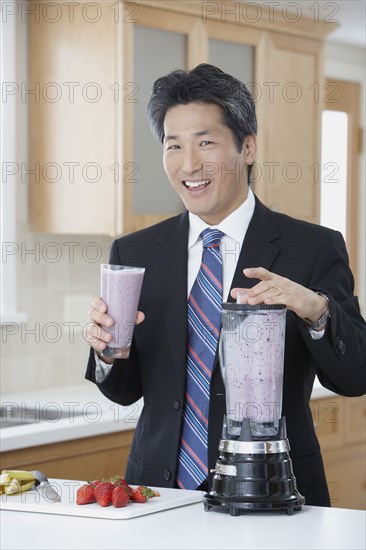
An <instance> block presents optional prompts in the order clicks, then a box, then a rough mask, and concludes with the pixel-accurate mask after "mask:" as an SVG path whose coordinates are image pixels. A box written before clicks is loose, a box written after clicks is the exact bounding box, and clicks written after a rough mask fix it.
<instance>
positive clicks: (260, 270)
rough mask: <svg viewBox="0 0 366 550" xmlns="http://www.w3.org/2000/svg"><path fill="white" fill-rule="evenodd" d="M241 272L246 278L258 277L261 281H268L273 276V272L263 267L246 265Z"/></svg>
mask: <svg viewBox="0 0 366 550" xmlns="http://www.w3.org/2000/svg"><path fill="white" fill-rule="evenodd" d="M243 273H244V275H245V276H246V277H248V279H260V280H261V281H268V280H270V279H272V278H273V277H274V275H273V273H271V272H270V271H268V269H265V268H264V267H248V268H246V269H244V270H243Z"/></svg>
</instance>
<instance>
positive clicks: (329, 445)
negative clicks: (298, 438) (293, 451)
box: [311, 396, 366, 510]
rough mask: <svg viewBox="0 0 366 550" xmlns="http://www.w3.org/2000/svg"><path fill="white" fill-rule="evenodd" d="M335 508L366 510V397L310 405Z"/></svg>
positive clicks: (327, 400) (339, 398) (338, 399)
mask: <svg viewBox="0 0 366 550" xmlns="http://www.w3.org/2000/svg"><path fill="white" fill-rule="evenodd" d="M311 410H312V413H313V418H314V423H315V426H316V432H317V435H318V439H319V442H320V446H321V450H322V455H323V460H324V466H325V473H326V476H327V482H328V487H329V492H330V498H331V503H332V506H334V507H335V508H353V509H360V510H364V509H366V397H357V398H346V397H339V396H335V397H327V398H323V399H318V400H313V401H311Z"/></svg>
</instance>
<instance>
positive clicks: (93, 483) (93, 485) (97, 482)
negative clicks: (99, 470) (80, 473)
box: [88, 479, 102, 489]
mask: <svg viewBox="0 0 366 550" xmlns="http://www.w3.org/2000/svg"><path fill="white" fill-rule="evenodd" d="M88 483H90V485H91V486H92V487H94V489H95V487H97V485H99V483H102V482H101V481H100V479H96V480H94V481H88Z"/></svg>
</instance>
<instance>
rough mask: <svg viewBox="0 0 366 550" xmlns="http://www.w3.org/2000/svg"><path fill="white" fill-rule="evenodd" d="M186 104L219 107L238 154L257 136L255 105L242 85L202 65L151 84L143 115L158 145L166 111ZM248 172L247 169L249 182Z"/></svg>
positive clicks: (229, 76) (162, 131)
mask: <svg viewBox="0 0 366 550" xmlns="http://www.w3.org/2000/svg"><path fill="white" fill-rule="evenodd" d="M189 103H215V104H216V105H218V106H219V107H221V109H222V112H223V122H224V124H225V125H226V126H227V127H228V128H230V130H231V131H232V133H233V135H234V139H235V143H236V146H237V149H238V152H240V151H241V150H242V148H243V142H244V138H245V137H246V136H250V135H253V134H256V133H257V118H256V116H255V105H254V101H253V97H252V95H251V93H250V92H249V90H248V89H247V88H246V86H245V84H243V82H241V81H240V80H238V79H237V78H234V77H233V76H231V75H229V74H227V73H224V72H223V71H222V70H221V69H219V68H218V67H214V66H213V65H209V64H208V63H201V64H200V65H197V67H195V68H194V69H192V70H191V71H183V70H177V71H173V72H171V73H169V74H168V75H166V76H162V77H161V78H158V79H157V80H156V81H155V82H154V85H153V90H152V93H151V96H150V100H149V103H148V105H147V109H146V111H147V116H148V119H149V122H150V126H151V130H152V132H153V134H154V135H155V136H156V137H157V139H158V140H159V141H160V142H161V143H162V142H163V141H164V119H165V115H166V113H167V111H168V109H170V108H172V107H175V106H177V105H187V104H189ZM251 168H252V166H248V182H249V178H250V172H251Z"/></svg>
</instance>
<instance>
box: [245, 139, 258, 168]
mask: <svg viewBox="0 0 366 550" xmlns="http://www.w3.org/2000/svg"><path fill="white" fill-rule="evenodd" d="M243 153H244V162H245V164H253V162H254V161H255V158H256V154H257V136H256V135H255V134H253V135H251V136H246V137H245V138H244V147H243Z"/></svg>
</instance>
